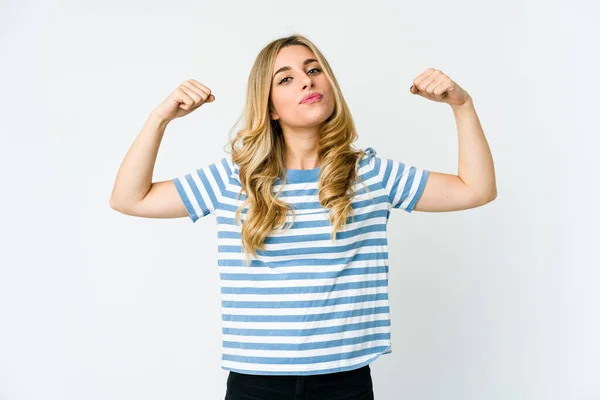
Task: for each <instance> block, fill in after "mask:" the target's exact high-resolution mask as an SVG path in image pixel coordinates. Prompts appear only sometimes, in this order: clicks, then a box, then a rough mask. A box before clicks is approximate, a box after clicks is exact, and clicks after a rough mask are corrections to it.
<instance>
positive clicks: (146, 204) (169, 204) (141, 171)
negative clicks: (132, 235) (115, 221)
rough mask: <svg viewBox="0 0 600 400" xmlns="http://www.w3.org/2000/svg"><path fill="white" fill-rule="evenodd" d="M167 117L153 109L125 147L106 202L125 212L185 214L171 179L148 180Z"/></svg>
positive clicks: (158, 215) (153, 215) (151, 215)
mask: <svg viewBox="0 0 600 400" xmlns="http://www.w3.org/2000/svg"><path fill="white" fill-rule="evenodd" d="M168 123H169V121H168V120H166V119H164V118H162V117H160V116H159V115H158V114H156V113H155V112H154V111H152V112H151V113H150V115H149V116H148V119H147V120H146V123H145V124H144V127H143V128H142V130H141V132H140V133H139V135H138V136H137V138H136V139H135V141H134V142H133V144H132V145H131V147H130V148H129V150H128V151H127V154H126V155H125V158H124V159H123V162H122V163H121V167H120V168H119V172H118V173H117V178H116V180H115V184H114V187H113V191H112V194H111V197H110V206H111V207H112V208H113V209H115V210H117V211H119V212H121V213H123V214H127V215H135V216H141V217H149V218H177V217H185V216H186V215H187V212H186V210H185V206H184V205H183V203H182V202H181V200H180V198H179V196H178V194H177V190H176V188H175V185H174V184H173V182H171V181H162V182H155V183H152V174H153V172H154V165H155V163H156V157H157V155H158V149H159V147H160V143H161V141H162V138H163V135H164V133H165V129H166V127H167V125H168Z"/></svg>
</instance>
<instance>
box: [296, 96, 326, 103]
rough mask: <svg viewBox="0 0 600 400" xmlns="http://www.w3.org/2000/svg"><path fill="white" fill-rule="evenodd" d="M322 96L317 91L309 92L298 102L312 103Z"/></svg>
mask: <svg viewBox="0 0 600 400" xmlns="http://www.w3.org/2000/svg"><path fill="white" fill-rule="evenodd" d="M322 97H323V96H322V95H321V94H319V93H311V94H309V95H307V96H304V98H303V99H302V101H301V102H300V103H302V104H304V103H314V102H315V101H319V100H321V98H322Z"/></svg>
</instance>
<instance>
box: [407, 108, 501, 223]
mask: <svg viewBox="0 0 600 400" xmlns="http://www.w3.org/2000/svg"><path fill="white" fill-rule="evenodd" d="M452 110H453V112H454V116H455V119H456V126H457V128H458V143H459V152H458V154H459V159H458V175H451V174H446V173H441V172H430V174H429V179H428V181H427V184H426V185H425V190H423V195H422V196H421V198H420V199H419V201H418V202H417V204H416V205H415V208H414V210H415V211H429V212H435V211H438V212H439V211H458V210H466V209H469V208H474V207H479V206H482V205H484V204H487V203H489V202H491V201H492V200H494V199H496V196H497V190H496V176H495V171H494V162H493V159H492V154H491V151H490V148H489V146H488V143H487V140H486V138H485V135H484V133H483V129H482V127H481V123H480V122H479V118H478V117H477V113H476V112H475V108H474V106H473V101H472V100H469V101H467V102H466V103H465V104H464V105H463V106H460V107H459V106H457V107H452Z"/></svg>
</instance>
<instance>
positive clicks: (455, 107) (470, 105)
mask: <svg viewBox="0 0 600 400" xmlns="http://www.w3.org/2000/svg"><path fill="white" fill-rule="evenodd" d="M450 107H452V110H453V111H458V110H462V109H465V108H473V99H472V98H471V96H470V95H467V100H465V102H464V103H462V104H451V105H450Z"/></svg>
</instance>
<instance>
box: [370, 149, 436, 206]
mask: <svg viewBox="0 0 600 400" xmlns="http://www.w3.org/2000/svg"><path fill="white" fill-rule="evenodd" d="M369 149H370V152H371V156H372V157H371V159H370V164H371V165H372V167H373V174H374V175H375V176H376V177H377V180H378V182H379V183H380V184H381V186H382V188H383V189H384V191H385V193H386V194H387V195H388V197H389V201H390V203H391V205H392V208H399V209H402V210H404V211H406V212H408V213H410V212H412V210H413V209H414V208H415V205H416V204H417V202H418V201H419V199H420V198H421V195H422V194H423V190H424V189H425V185H426V183H427V179H428V178H429V172H430V171H429V170H427V169H424V168H420V167H418V166H415V165H409V164H406V163H404V162H402V161H399V160H394V159H389V158H384V157H379V156H377V155H376V154H377V153H376V152H375V150H373V149H371V148H369Z"/></svg>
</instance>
